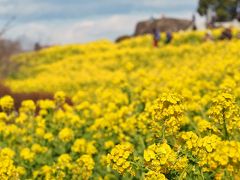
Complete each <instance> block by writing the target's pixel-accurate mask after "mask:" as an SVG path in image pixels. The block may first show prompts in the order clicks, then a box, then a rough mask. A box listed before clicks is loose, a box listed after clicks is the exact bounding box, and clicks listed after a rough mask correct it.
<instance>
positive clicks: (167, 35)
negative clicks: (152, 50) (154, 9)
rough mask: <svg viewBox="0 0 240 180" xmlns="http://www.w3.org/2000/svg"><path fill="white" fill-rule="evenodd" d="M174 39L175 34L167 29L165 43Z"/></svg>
mask: <svg viewBox="0 0 240 180" xmlns="http://www.w3.org/2000/svg"><path fill="white" fill-rule="evenodd" d="M172 39H173V35H172V33H171V32H170V31H167V32H166V41H165V44H169V43H171V42H172Z"/></svg>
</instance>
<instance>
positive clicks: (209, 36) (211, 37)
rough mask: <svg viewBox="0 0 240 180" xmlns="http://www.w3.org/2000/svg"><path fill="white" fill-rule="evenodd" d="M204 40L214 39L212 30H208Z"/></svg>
mask: <svg viewBox="0 0 240 180" xmlns="http://www.w3.org/2000/svg"><path fill="white" fill-rule="evenodd" d="M203 41H205V42H206V41H214V38H213V35H212V32H211V31H207V32H206V34H205V36H204V38H203Z"/></svg>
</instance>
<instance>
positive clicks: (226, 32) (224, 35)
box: [220, 28, 233, 40]
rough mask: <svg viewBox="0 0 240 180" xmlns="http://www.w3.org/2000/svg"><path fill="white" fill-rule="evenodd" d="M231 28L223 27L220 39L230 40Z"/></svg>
mask: <svg viewBox="0 0 240 180" xmlns="http://www.w3.org/2000/svg"><path fill="white" fill-rule="evenodd" d="M232 36H233V35H232V29H231V28H225V29H224V30H223V31H222V34H221V36H220V40H231V39H232Z"/></svg>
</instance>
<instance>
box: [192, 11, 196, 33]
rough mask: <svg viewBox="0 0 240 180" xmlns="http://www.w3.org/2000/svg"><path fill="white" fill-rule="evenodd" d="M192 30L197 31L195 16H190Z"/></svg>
mask: <svg viewBox="0 0 240 180" xmlns="http://www.w3.org/2000/svg"><path fill="white" fill-rule="evenodd" d="M192 30H193V31H196V30H197V25H196V16H195V14H193V16H192Z"/></svg>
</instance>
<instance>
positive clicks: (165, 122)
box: [0, 30, 240, 180]
mask: <svg viewBox="0 0 240 180" xmlns="http://www.w3.org/2000/svg"><path fill="white" fill-rule="evenodd" d="M219 33H220V30H216V31H214V35H215V36H218V35H219ZM203 36H204V32H182V33H177V34H174V41H173V42H172V44H170V45H163V44H160V47H159V48H153V47H152V46H151V41H152V40H151V37H150V36H143V37H137V38H133V39H129V40H126V41H123V42H121V43H118V44H115V43H112V42H109V41H106V40H101V41H98V42H94V43H89V44H85V45H67V46H56V47H51V48H48V49H45V50H42V51H39V52H33V53H27V54H22V55H18V56H16V57H14V58H13V59H12V61H14V62H15V63H16V64H17V65H18V70H17V71H15V72H13V73H12V74H11V75H10V76H9V77H8V78H7V79H6V80H5V83H6V84H7V85H8V86H10V87H11V88H12V89H13V90H14V91H17V92H33V91H35V92H36V91H44V92H52V93H54V94H55V95H54V99H53V100H49V99H43V100H40V101H38V102H36V103H35V102H33V101H32V100H26V101H23V102H22V105H21V107H20V109H19V110H16V109H15V107H14V99H13V98H12V97H10V96H7V95H6V96H3V97H1V98H0V108H1V111H0V124H1V125H0V147H1V149H0V179H3V180H4V179H11V180H12V179H13V180H14V179H83V180H87V179H96V180H98V179H99V180H100V179H106V180H108V179H146V180H150V179H151V180H154V179H155V180H165V179H217V180H220V179H240V116H239V115H240V51H239V47H240V41H239V40H237V39H234V40H232V41H217V42H201V39H202V38H203ZM67 97H70V98H71V100H72V104H68V103H66V98H67Z"/></svg>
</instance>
